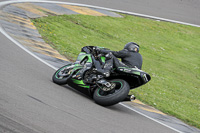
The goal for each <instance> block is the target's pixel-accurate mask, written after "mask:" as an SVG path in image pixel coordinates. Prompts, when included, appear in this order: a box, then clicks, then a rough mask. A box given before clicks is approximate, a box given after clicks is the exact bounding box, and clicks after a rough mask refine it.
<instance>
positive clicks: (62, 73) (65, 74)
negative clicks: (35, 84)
mask: <svg viewBox="0 0 200 133" xmlns="http://www.w3.org/2000/svg"><path fill="white" fill-rule="evenodd" d="M72 70H73V66H72V64H69V65H66V66H63V67H61V68H59V69H58V70H57V71H56V72H55V73H54V75H53V77H52V80H53V82H54V83H56V84H59V85H64V84H66V83H67V80H68V78H69V76H70V74H71V71H72Z"/></svg>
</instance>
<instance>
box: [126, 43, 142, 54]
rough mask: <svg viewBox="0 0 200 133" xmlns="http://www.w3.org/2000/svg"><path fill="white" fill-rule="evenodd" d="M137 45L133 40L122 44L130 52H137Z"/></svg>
mask: <svg viewBox="0 0 200 133" xmlns="http://www.w3.org/2000/svg"><path fill="white" fill-rule="evenodd" d="M139 47H140V46H139V45H138V44H136V43H134V42H129V43H127V44H126V45H125V46H124V49H127V50H128V51H131V52H139Z"/></svg>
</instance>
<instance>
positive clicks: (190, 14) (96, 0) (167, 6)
mask: <svg viewBox="0 0 200 133" xmlns="http://www.w3.org/2000/svg"><path fill="white" fill-rule="evenodd" d="M52 1H53V0H52ZM59 1H64V2H72V3H81V4H88V5H94V6H100V7H106V8H112V9H118V10H123V11H129V12H134V13H140V14H145V15H150V16H156V17H161V18H166V19H171V20H176V21H182V22H187V23H191V24H196V25H200V8H199V7H200V1H199V0H59Z"/></svg>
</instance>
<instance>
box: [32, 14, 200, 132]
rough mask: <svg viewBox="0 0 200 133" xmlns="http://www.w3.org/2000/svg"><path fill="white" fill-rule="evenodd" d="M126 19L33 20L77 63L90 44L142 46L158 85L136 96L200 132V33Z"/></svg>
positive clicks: (153, 83) (145, 61) (142, 89)
mask: <svg viewBox="0 0 200 133" xmlns="http://www.w3.org/2000/svg"><path fill="white" fill-rule="evenodd" d="M123 16H124V17H123V18H113V17H96V16H87V15H63V16H49V17H45V18H39V19H34V20H32V21H33V23H34V24H35V26H36V27H37V28H38V30H39V32H40V34H41V35H42V37H43V39H44V40H45V41H46V42H48V43H49V44H51V45H52V46H53V47H54V48H55V49H57V50H58V51H59V52H60V53H61V54H62V55H65V56H66V57H67V58H70V59H71V60H75V59H76V57H77V55H78V53H79V52H80V50H81V47H83V46H85V45H94V46H102V47H107V48H109V49H112V50H121V49H123V47H124V45H125V44H126V43H128V42H131V41H134V42H136V43H138V44H139V45H140V53H141V54H142V55H143V70H144V71H146V72H148V73H149V74H150V75H151V76H152V80H151V81H150V82H149V83H148V84H146V85H144V86H142V87H139V88H137V89H135V90H132V91H131V92H130V93H134V94H135V95H136V97H137V98H138V99H140V100H141V101H143V102H145V103H147V104H149V105H152V106H154V107H156V108H157V109H159V110H161V111H163V112H165V113H167V114H169V115H173V116H176V117H177V118H179V119H182V120H183V121H185V122H187V123H188V124H190V125H193V126H196V127H198V128H200V90H199V89H200V52H199V51H200V28H197V27H192V26H185V25H181V24H174V23H168V22H159V21H154V20H150V19H144V18H140V17H134V16H129V15H123Z"/></svg>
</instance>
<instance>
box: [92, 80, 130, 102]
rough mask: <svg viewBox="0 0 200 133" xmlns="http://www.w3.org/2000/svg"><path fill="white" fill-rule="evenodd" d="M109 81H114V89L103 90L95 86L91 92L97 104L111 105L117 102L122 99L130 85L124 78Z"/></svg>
mask: <svg viewBox="0 0 200 133" xmlns="http://www.w3.org/2000/svg"><path fill="white" fill-rule="evenodd" d="M109 82H115V83H116V87H115V89H114V90H111V91H110V92H105V91H103V90H101V89H100V88H97V89H96V90H95V92H94V94H93V99H94V101H95V102H96V103H97V104H99V105H102V106H111V105H114V104H117V103H119V102H121V101H123V100H124V99H125V98H126V97H127V95H128V93H129V91H130V86H129V84H128V83H127V82H126V81H125V80H122V79H113V80H111V81H109Z"/></svg>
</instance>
